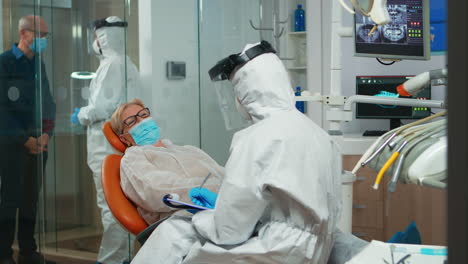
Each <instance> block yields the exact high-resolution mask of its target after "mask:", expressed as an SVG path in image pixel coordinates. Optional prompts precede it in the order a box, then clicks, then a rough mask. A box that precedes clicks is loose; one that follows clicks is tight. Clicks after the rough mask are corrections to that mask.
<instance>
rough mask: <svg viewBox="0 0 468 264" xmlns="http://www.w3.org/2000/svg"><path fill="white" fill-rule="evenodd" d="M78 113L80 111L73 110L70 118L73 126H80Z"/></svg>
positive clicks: (77, 109)
mask: <svg viewBox="0 0 468 264" xmlns="http://www.w3.org/2000/svg"><path fill="white" fill-rule="evenodd" d="M79 113H80V109H79V108H75V112H73V114H72V115H71V117H70V122H72V123H73V124H77V125H79V124H80V120H79V119H78V114H79Z"/></svg>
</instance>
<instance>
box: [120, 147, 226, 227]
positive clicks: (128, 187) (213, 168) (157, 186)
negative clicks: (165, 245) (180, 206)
mask: <svg viewBox="0 0 468 264" xmlns="http://www.w3.org/2000/svg"><path fill="white" fill-rule="evenodd" d="M162 143H163V144H164V145H165V146H166V147H155V146H153V145H146V146H134V147H130V148H128V149H127V150H126V151H125V155H124V157H123V158H122V161H121V162H120V185H121V186H122V190H123V192H124V193H125V195H126V196H127V197H128V198H130V200H132V201H133V202H134V203H135V204H136V205H137V209H138V212H139V213H140V215H141V216H142V217H143V219H145V221H146V222H147V223H148V224H152V223H154V222H156V221H158V220H160V219H161V218H163V217H165V216H167V215H169V214H170V213H173V212H174V209H173V208H170V207H168V206H166V205H165V204H164V203H163V202H162V198H163V196H164V195H166V194H168V193H170V194H177V195H178V196H179V199H178V200H181V201H184V202H187V203H191V201H190V198H189V197H188V192H189V191H190V189H191V188H194V187H198V186H200V185H201V184H202V182H203V181H204V179H205V178H206V177H207V175H208V174H210V173H211V174H210V176H209V177H208V178H207V181H206V182H205V183H204V185H203V187H204V188H208V189H210V190H211V191H214V192H218V189H219V183H220V178H221V177H223V176H224V168H223V167H221V166H219V165H218V163H216V161H214V160H213V159H212V158H211V157H210V156H208V154H206V153H205V152H203V151H202V150H201V149H199V148H196V147H193V146H178V145H175V144H172V142H171V141H169V140H167V139H163V140H162Z"/></svg>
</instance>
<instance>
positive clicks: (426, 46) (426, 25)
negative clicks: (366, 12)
mask: <svg viewBox="0 0 468 264" xmlns="http://www.w3.org/2000/svg"><path fill="white" fill-rule="evenodd" d="M387 4H388V2H387ZM422 5H423V52H424V55H423V56H409V55H392V54H376V53H358V52H357V51H356V14H354V15H353V40H354V56H355V57H367V58H380V59H390V60H392V59H393V60H430V59H431V38H430V15H429V13H430V7H429V0H422Z"/></svg>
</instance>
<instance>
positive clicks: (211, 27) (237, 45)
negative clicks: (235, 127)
mask: <svg viewBox="0 0 468 264" xmlns="http://www.w3.org/2000/svg"><path fill="white" fill-rule="evenodd" d="M201 3H202V6H201V13H200V91H201V98H200V102H201V108H200V111H201V130H202V132H201V146H202V149H203V150H205V151H206V152H207V153H208V154H209V155H210V156H212V157H213V158H214V159H215V160H216V161H217V162H219V163H220V164H224V163H225V162H226V160H227V158H228V155H229V146H230V144H231V139H232V135H233V133H234V132H235V131H232V130H231V131H226V128H225V126H224V121H223V117H222V115H221V111H220V109H219V105H218V101H217V97H216V96H217V95H216V91H215V86H216V85H218V86H222V88H223V89H230V88H232V84H231V83H230V82H228V81H224V82H218V83H213V82H212V81H211V80H210V78H209V76H208V70H209V69H210V68H211V67H212V66H214V65H215V63H216V62H217V61H219V60H220V59H222V58H225V57H226V56H228V55H230V54H232V53H238V52H240V51H241V50H242V48H243V47H244V46H245V44H246V43H255V42H258V41H259V40H260V34H259V32H258V31H255V30H254V29H252V28H251V27H250V24H249V19H252V21H253V23H254V24H255V25H259V24H260V23H259V2H258V1H257V0H256V1H252V0H236V1H232V0H202V1H201ZM233 100H234V98H233Z"/></svg>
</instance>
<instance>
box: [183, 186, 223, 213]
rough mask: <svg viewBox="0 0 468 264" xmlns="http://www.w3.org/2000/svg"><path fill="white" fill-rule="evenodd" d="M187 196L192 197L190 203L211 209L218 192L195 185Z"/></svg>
mask: <svg viewBox="0 0 468 264" xmlns="http://www.w3.org/2000/svg"><path fill="white" fill-rule="evenodd" d="M189 197H190V199H192V203H194V204H196V205H199V206H203V207H207V208H210V209H213V208H214V207H215V205H216V199H217V198H218V194H217V193H214V192H212V191H210V190H208V189H206V188H198V187H195V188H192V189H191V190H190V192H189Z"/></svg>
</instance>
